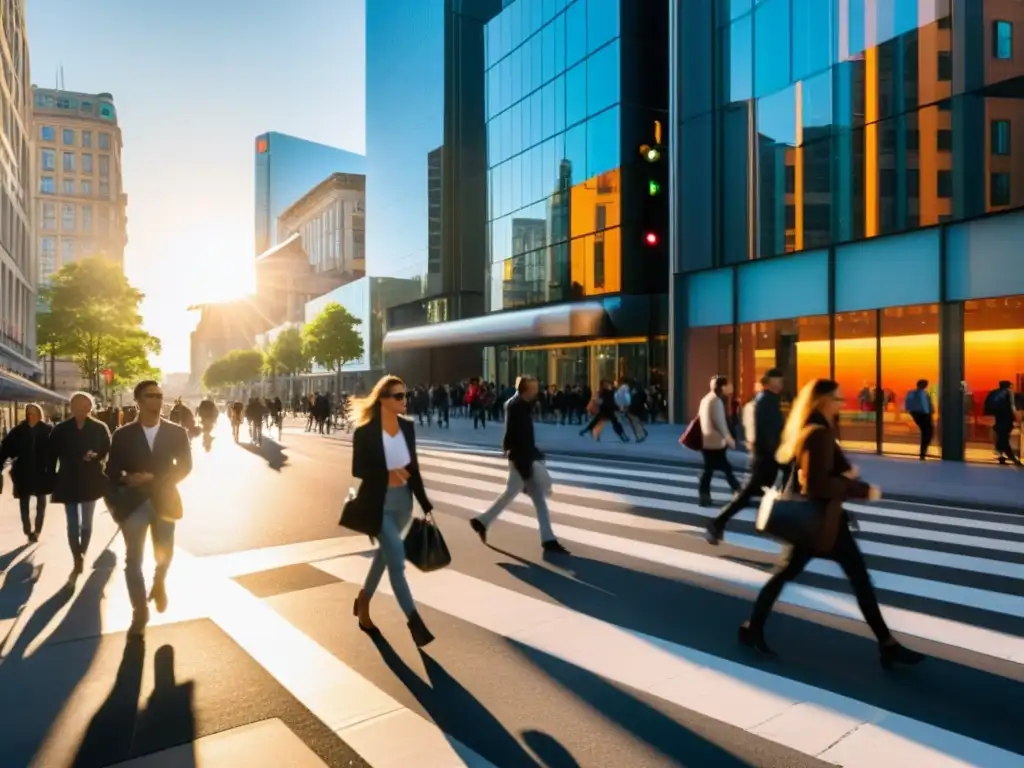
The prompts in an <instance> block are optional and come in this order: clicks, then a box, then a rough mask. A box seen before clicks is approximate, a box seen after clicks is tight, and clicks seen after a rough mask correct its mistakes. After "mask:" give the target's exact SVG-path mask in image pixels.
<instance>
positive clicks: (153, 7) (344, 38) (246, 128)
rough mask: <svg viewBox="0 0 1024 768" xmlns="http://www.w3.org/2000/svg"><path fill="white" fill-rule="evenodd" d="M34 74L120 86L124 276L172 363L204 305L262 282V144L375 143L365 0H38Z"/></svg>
mask: <svg viewBox="0 0 1024 768" xmlns="http://www.w3.org/2000/svg"><path fill="white" fill-rule="evenodd" d="M27 6H28V34H29V46H30V51H31V57H32V60H31V66H32V81H33V83H35V84H36V85H39V86H42V87H53V86H54V85H55V83H56V72H57V70H58V68H59V67H60V66H62V65H63V67H64V87H66V88H67V89H68V90H73V91H83V92H86V93H99V92H103V91H107V92H109V93H112V94H113V95H114V103H115V104H116V106H117V112H118V120H119V122H120V125H121V130H122V133H123V135H124V175H125V180H124V186H125V192H126V193H127V194H128V240H129V242H128V252H127V256H126V265H125V266H126V272H127V274H128V279H129V280H131V282H132V283H133V284H134V285H135V286H136V287H138V288H139V289H140V290H142V291H143V292H144V293H145V294H146V302H145V304H144V305H143V313H144V316H145V322H146V327H147V329H148V330H149V331H150V332H151V333H153V334H154V335H156V336H159V337H160V339H161V340H162V341H163V354H162V355H161V356H160V358H159V359H158V360H156V361H154V362H155V363H156V364H157V365H159V366H160V367H161V368H162V369H163V372H164V373H165V374H166V373H171V372H175V371H187V370H188V368H189V333H190V332H191V331H192V330H193V328H194V327H195V323H196V320H197V319H198V317H197V316H196V314H195V313H189V312H187V311H186V310H185V308H186V307H187V306H188V305H189V304H192V303H196V302H202V301H217V300H223V299H227V298H234V297H237V296H239V295H240V294H244V293H247V292H249V291H251V290H252V287H253V279H254V278H253V272H252V261H253V247H254V244H253V240H254V237H253V230H254V226H255V225H254V221H253V205H254V204H253V194H254V192H253V172H254V171H253V146H254V142H253V140H254V138H255V137H256V135H257V134H260V133H263V132H265V131H280V132H282V133H290V134H294V135H296V136H301V137H302V138H306V139H310V140H312V141H318V142H321V143H324V144H330V145H333V146H336V147H340V148H342V149H347V150H350V151H353V152H360V153H362V152H363V151H364V147H365V118H364V102H365V96H364V93H365V76H364V69H365V67H364V62H365V35H364V32H363V30H364V23H365V0H292V2H282V0H177V1H176V2H163V1H161V0H144V1H141V0H89V1H88V2H84V1H83V0H30V1H29V2H28V3H27Z"/></svg>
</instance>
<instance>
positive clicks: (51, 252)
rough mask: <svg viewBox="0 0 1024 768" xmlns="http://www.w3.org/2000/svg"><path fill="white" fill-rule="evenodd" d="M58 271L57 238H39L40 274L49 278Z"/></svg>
mask: <svg viewBox="0 0 1024 768" xmlns="http://www.w3.org/2000/svg"><path fill="white" fill-rule="evenodd" d="M56 271H57V239H56V238H54V237H41V238H39V276H40V277H42V278H47V277H49V276H50V275H52V274H53V273H54V272H56Z"/></svg>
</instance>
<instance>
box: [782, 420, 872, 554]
mask: <svg viewBox="0 0 1024 768" xmlns="http://www.w3.org/2000/svg"><path fill="white" fill-rule="evenodd" d="M795 456H796V465H797V468H798V469H799V470H800V471H799V472H794V473H793V475H792V476H791V478H792V479H791V482H792V484H793V489H794V490H796V491H798V492H799V493H802V494H803V495H804V496H806V497H807V498H808V499H811V500H813V501H817V502H820V503H821V505H822V509H823V511H824V515H825V521H824V525H822V527H821V534H820V536H819V538H818V542H817V544H816V546H815V547H814V550H815V552H816V553H818V554H828V553H829V552H831V551H832V548H833V546H835V542H836V536H837V535H838V534H839V526H841V525H845V524H846V521H845V517H846V513H845V512H844V511H843V502H845V501H846V500H847V499H866V498H867V497H868V494H869V492H870V490H871V486H870V485H868V484H867V483H865V482H864V481H863V480H856V479H854V480H851V479H850V478H848V477H846V476H845V475H844V474H843V473H844V472H848V471H849V470H850V469H851V468H852V466H853V465H851V464H850V462H849V461H847V459H846V455H845V454H844V453H843V449H842V448H840V447H839V443H838V442H836V434H835V432H834V431H833V429H832V425H831V424H829V423H828V422H827V421H826V420H825V419H824V417H820V416H818V415H817V414H815V415H814V416H812V417H811V418H810V420H809V421H808V422H807V426H806V427H804V431H803V432H802V433H801V435H800V438H799V440H798V441H797V446H796V452H795ZM801 478H802V482H801Z"/></svg>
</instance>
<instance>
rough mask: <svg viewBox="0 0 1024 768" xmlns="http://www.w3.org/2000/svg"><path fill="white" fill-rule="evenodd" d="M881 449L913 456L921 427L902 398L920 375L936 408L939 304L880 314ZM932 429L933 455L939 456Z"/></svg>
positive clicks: (937, 439)
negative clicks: (918, 426)
mask: <svg viewBox="0 0 1024 768" xmlns="http://www.w3.org/2000/svg"><path fill="white" fill-rule="evenodd" d="M879 330H880V332H881V333H880V339H881V347H882V349H881V357H882V367H881V374H882V378H881V382H882V385H881V388H882V397H883V398H884V400H883V413H882V450H883V451H884V452H886V453H901V454H908V455H917V451H918V446H919V445H920V431H919V430H918V428H917V425H916V424H915V423H914V420H913V419H912V418H911V416H910V414H909V413H907V412H906V397H907V393H908V392H910V390H912V389H914V388H915V387H916V386H917V381H918V380H919V379H926V380H927V381H928V393H929V394H930V395H931V398H932V405H933V407H934V408H935V412H936V413H938V408H939V307H938V305H937V304H920V305H914V306H909V307H892V308H890V309H883V310H882V312H881V325H880V328H879ZM940 444H941V443H940V437H939V433H938V430H936V436H935V439H934V440H933V442H932V447H931V453H932V454H933V455H938V446H939V445H940Z"/></svg>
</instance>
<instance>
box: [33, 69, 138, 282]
mask: <svg viewBox="0 0 1024 768" xmlns="http://www.w3.org/2000/svg"><path fill="white" fill-rule="evenodd" d="M32 100H33V106H34V114H35V127H34V132H35V154H36V158H35V164H34V174H33V176H34V178H33V183H32V199H33V205H34V207H35V210H36V218H35V240H36V247H37V248H38V253H39V279H40V281H42V282H45V281H46V280H47V279H48V278H49V276H50V275H52V274H53V273H54V272H56V271H57V270H59V269H60V268H61V267H62V266H63V265H65V264H69V263H71V262H73V261H75V260H76V259H82V258H86V257H89V256H105V257H107V258H109V259H111V260H113V261H116V262H117V263H118V264H120V265H121V266H122V267H123V266H124V250H125V246H126V245H127V244H128V217H127V206H128V197H127V195H125V193H124V187H123V177H122V172H121V150H122V146H123V145H122V140H121V129H120V127H119V126H118V124H117V110H116V109H115V108H114V97H113V96H111V95H110V94H109V93H96V94H89V93H77V92H74V91H65V90H57V89H52V88H38V87H36V86H33V87H32Z"/></svg>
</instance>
